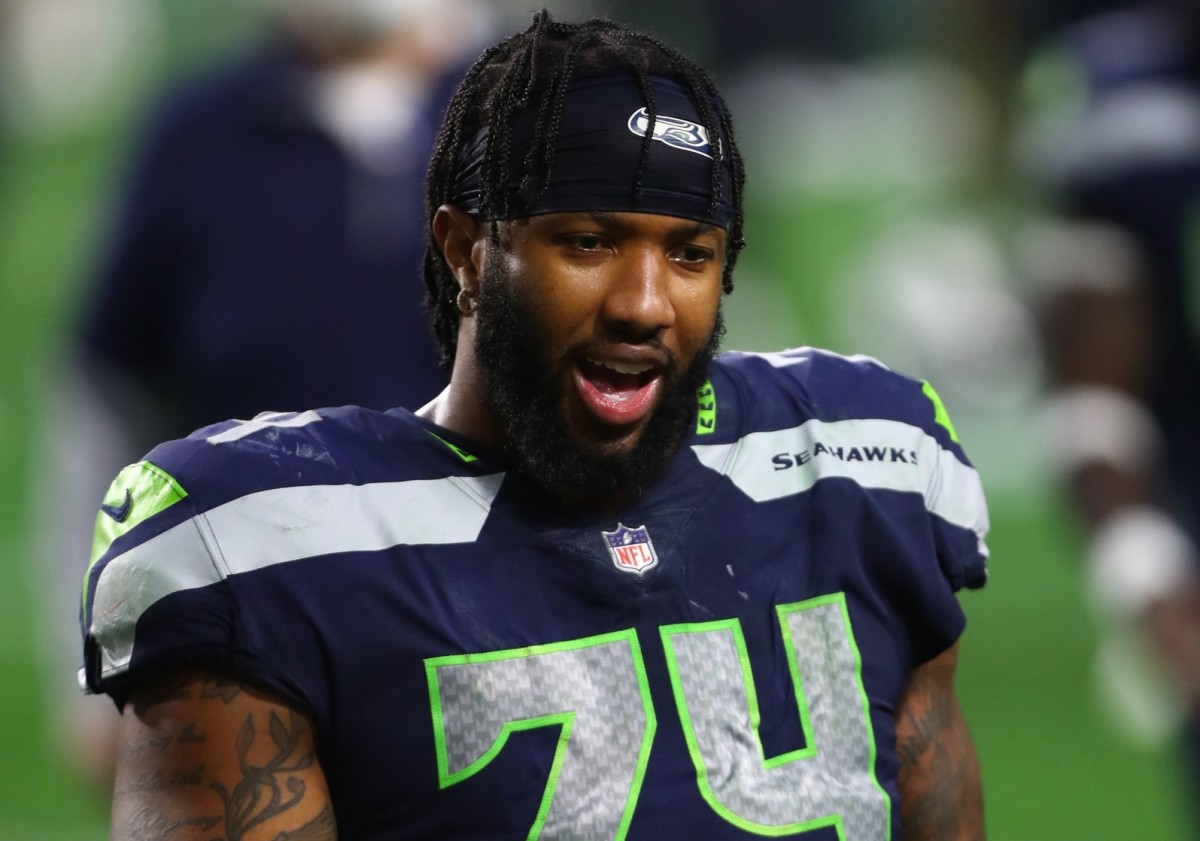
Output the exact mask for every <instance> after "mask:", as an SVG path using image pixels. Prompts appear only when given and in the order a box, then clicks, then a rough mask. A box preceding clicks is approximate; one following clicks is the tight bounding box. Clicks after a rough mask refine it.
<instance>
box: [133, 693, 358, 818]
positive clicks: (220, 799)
mask: <svg viewBox="0 0 1200 841" xmlns="http://www.w3.org/2000/svg"><path fill="white" fill-rule="evenodd" d="M111 837H112V839H113V841H162V839H170V841H210V839H213V838H218V837H219V838H222V839H224V841H260V839H262V841H336V838H337V829H336V826H335V824H334V818H333V809H332V806H331V804H330V800H329V790H328V787H327V786H326V783H325V777H324V774H323V773H322V771H321V768H320V765H319V763H318V762H317V756H316V750H315V739H314V734H313V729H312V724H311V721H310V720H309V719H308V717H307V716H306V715H305V714H304V713H302V712H300V711H299V710H297V709H295V708H294V707H292V706H289V705H288V704H286V703H283V702H281V701H279V700H277V699H275V698H274V697H273V696H270V695H267V694H265V693H262V692H259V691H258V690H256V689H251V688H249V687H246V686H243V685H240V684H237V683H233V682H230V681H228V680H226V679H224V678H220V677H218V676H216V675H212V674H208V673H204V672H199V671H193V672H187V673H183V674H180V675H175V676H172V677H169V678H166V679H163V680H159V681H154V682H150V683H147V684H145V685H142V686H139V687H137V688H136V689H135V690H134V691H133V692H132V693H131V694H130V696H129V700H128V701H127V702H126V704H125V708H124V711H123V713H122V722H121V730H120V742H119V746H118V757H117V771H116V782H115V786H114V792H113V808H112V835H111Z"/></svg>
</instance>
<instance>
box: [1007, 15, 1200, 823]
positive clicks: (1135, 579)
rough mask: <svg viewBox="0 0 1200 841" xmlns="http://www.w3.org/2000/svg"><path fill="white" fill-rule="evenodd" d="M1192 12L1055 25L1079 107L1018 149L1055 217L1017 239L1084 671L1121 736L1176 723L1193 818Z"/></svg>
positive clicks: (1197, 345)
mask: <svg viewBox="0 0 1200 841" xmlns="http://www.w3.org/2000/svg"><path fill="white" fill-rule="evenodd" d="M1108 5H1112V4H1108ZM1127 5H1128V4H1127ZM1198 7H1200V4H1197V3H1195V2H1191V0H1189V2H1186V3H1185V2H1163V3H1157V4H1138V5H1128V7H1127V8H1122V9H1110V10H1107V11H1105V12H1103V13H1099V14H1094V15H1090V16H1087V17H1084V18H1083V19H1082V20H1079V21H1077V22H1076V23H1074V24H1073V25H1071V26H1070V27H1069V28H1067V29H1066V30H1065V32H1064V34H1063V36H1062V39H1061V42H1060V43H1059V46H1058V51H1057V52H1056V53H1054V54H1053V55H1054V59H1053V61H1055V62H1057V66H1058V68H1059V70H1060V71H1061V70H1066V73H1065V74H1064V73H1060V74H1059V76H1060V77H1062V78H1077V79H1080V80H1082V81H1083V82H1084V85H1085V87H1084V89H1083V90H1084V94H1085V98H1084V100H1083V101H1082V102H1081V103H1077V104H1076V105H1075V107H1074V108H1071V109H1061V108H1060V109H1056V110H1055V112H1054V113H1055V114H1056V115H1057V116H1058V128H1057V129H1053V130H1051V129H1047V130H1046V132H1045V133H1044V134H1042V135H1041V136H1039V135H1037V134H1031V135H1029V139H1030V141H1031V145H1030V146H1028V147H1027V149H1028V151H1031V152H1032V153H1033V157H1034V160H1035V161H1036V164H1037V165H1038V166H1040V167H1041V173H1040V174H1041V176H1042V178H1043V179H1044V180H1043V182H1042V183H1043V185H1045V186H1048V187H1049V188H1050V192H1051V198H1052V203H1053V204H1054V205H1055V207H1056V215H1057V216H1058V217H1059V218H1058V219H1057V221H1056V223H1054V224H1052V225H1050V226H1049V227H1047V228H1046V229H1045V230H1043V231H1041V232H1040V233H1039V234H1038V235H1037V236H1036V237H1035V238H1034V239H1033V240H1031V244H1032V246H1033V247H1032V249H1031V251H1030V256H1031V259H1032V263H1031V271H1032V273H1033V274H1034V276H1035V277H1036V278H1037V279H1038V280H1039V284H1040V291H1041V295H1042V304H1043V306H1042V310H1041V313H1042V324H1043V327H1044V335H1045V337H1046V347H1047V351H1048V363H1049V370H1050V372H1051V375H1052V381H1051V385H1052V389H1053V390H1052V392H1051V394H1050V400H1049V405H1048V407H1047V410H1046V417H1047V420H1048V431H1049V442H1050V445H1051V452H1052V453H1053V454H1054V457H1055V459H1056V461H1057V462H1058V466H1059V468H1060V472H1061V476H1062V478H1063V482H1064V485H1065V487H1066V488H1067V490H1068V491H1069V495H1070V498H1071V499H1072V500H1073V501H1074V502H1075V503H1076V505H1077V507H1078V510H1079V512H1080V516H1081V519H1082V522H1083V524H1084V526H1085V528H1086V534H1087V544H1086V557H1085V564H1086V565H1085V575H1086V576H1087V581H1088V587H1089V592H1090V596H1091V600H1092V603H1093V606H1094V607H1095V608H1096V610H1097V613H1098V615H1099V616H1100V618H1101V623H1102V626H1103V627H1102V644H1101V647H1100V650H1099V652H1098V658H1097V663H1098V668H1099V671H1098V676H1099V677H1101V678H1102V679H1103V682H1102V686H1103V687H1104V688H1105V689H1106V691H1107V693H1108V695H1109V696H1110V700H1112V701H1115V702H1116V705H1117V710H1118V711H1120V712H1122V713H1123V714H1124V721H1125V723H1127V724H1131V725H1133V730H1132V731H1131V732H1137V733H1140V734H1141V735H1143V736H1144V737H1148V738H1154V737H1155V736H1158V737H1163V736H1166V735H1168V734H1172V733H1177V732H1178V730H1177V729H1176V727H1177V725H1179V724H1180V723H1182V727H1183V732H1184V734H1185V740H1184V744H1185V752H1186V755H1187V759H1188V762H1189V763H1190V770H1191V783H1190V786H1191V788H1190V791H1189V792H1188V797H1189V800H1190V801H1191V802H1192V804H1193V806H1196V805H1200V566H1198V564H1197V561H1198V558H1200V554H1198V552H1197V546H1198V545H1200V400H1198V399H1197V397H1196V393H1195V392H1196V388H1197V386H1198V385H1200V261H1198V259H1197V258H1200V8H1198ZM1063 115H1067V116H1066V117H1065V118H1064V117H1063ZM1043 125H1049V123H1048V122H1043ZM1146 643H1149V651H1153V652H1157V658H1156V659H1157V660H1158V661H1159V671H1158V673H1157V674H1153V673H1152V672H1149V671H1147V669H1146V667H1145V663H1144V662H1143V661H1144V660H1145V654H1146V653H1147V648H1146V647H1145V644H1146ZM1148 678H1152V679H1153V680H1152V681H1151V682H1148V681H1147V679H1148ZM1198 823H1200V822H1198Z"/></svg>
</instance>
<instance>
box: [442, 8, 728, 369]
mask: <svg viewBox="0 0 1200 841" xmlns="http://www.w3.org/2000/svg"><path fill="white" fill-rule="evenodd" d="M620 73H628V74H630V75H631V76H632V77H633V78H634V79H636V81H637V84H638V86H639V88H640V89H641V92H642V96H643V99H644V100H645V102H646V111H647V116H648V118H649V120H650V122H653V121H654V119H655V117H656V116H657V112H656V109H655V103H654V96H653V93H652V90H651V84H650V77H651V76H664V77H667V78H671V79H674V80H675V81H676V82H677V83H679V84H681V85H683V87H684V88H685V89H686V90H687V91H688V93H689V95H690V97H691V99H692V100H693V102H694V103H695V106H696V109H697V112H698V114H699V116H700V118H701V121H702V122H703V124H704V126H705V128H706V130H707V131H708V133H709V136H712V137H723V138H725V143H724V145H727V146H728V150H727V151H726V152H725V154H727V155H728V156H729V161H728V163H729V165H730V168H731V170H732V173H733V178H732V192H733V195H732V196H728V197H723V196H722V195H721V193H722V190H723V189H724V187H723V184H722V177H721V176H722V172H721V166H722V161H721V156H720V155H714V156H713V163H712V168H711V176H710V177H711V179H712V181H711V185H710V190H709V195H710V211H711V210H712V209H713V208H715V207H716V205H717V202H718V201H720V200H721V199H722V198H727V199H728V200H729V201H730V203H731V204H732V207H733V217H732V219H731V221H730V224H729V230H728V243H729V244H728V246H727V256H726V260H725V269H724V276H723V278H722V287H723V289H724V290H725V292H731V291H732V290H733V266H734V263H735V262H736V259H737V255H738V252H739V251H740V250H741V249H742V248H743V247H744V245H745V242H744V240H743V237H742V186H743V183H744V181H745V169H744V166H743V163H742V157H741V154H740V153H739V152H738V148H737V144H736V143H735V141H734V135H733V125H732V123H731V121H730V118H729V112H728V109H727V108H725V107H724V101H723V100H722V99H721V97H720V94H719V93H717V90H716V87H715V86H714V84H713V81H712V79H711V78H710V77H709V76H708V74H707V73H705V72H704V70H703V69H701V68H700V67H699V66H698V65H696V64H695V63H694V62H693V61H691V60H690V59H688V58H686V57H684V56H683V55H681V54H680V53H678V52H676V51H675V50H674V49H672V48H671V47H668V46H667V45H666V44H663V43H662V42H661V41H658V40H656V39H655V38H652V37H650V36H648V35H645V34H642V33H639V32H636V31H633V30H631V29H628V28H626V27H624V26H622V25H620V24H617V23H614V22H612V21H607V20H601V19H593V20H589V21H585V22H582V23H560V22H558V21H555V20H552V19H551V17H550V14H549V12H547V11H546V10H544V9H543V10H542V11H540V12H538V13H537V14H536V15H534V18H533V23H532V25H531V26H530V27H529V28H528V29H527V30H526V31H524V32H522V33H520V34H517V35H513V36H511V37H509V38H506V39H505V40H503V41H501V42H500V43H499V44H496V45H495V46H493V47H491V48H489V49H488V50H487V51H485V52H484V53H483V55H481V56H480V57H479V58H478V59H477V60H476V61H475V63H474V64H473V65H472V66H471V68H470V69H469V70H468V71H467V73H466V76H464V78H463V80H462V82H461V83H460V84H459V87H458V90H457V91H456V92H455V94H454V97H453V98H452V99H451V100H450V104H449V105H448V106H447V110H446V116H445V119H444V120H443V122H442V127H441V130H440V132H439V133H438V137H437V141H436V144H435V146H434V151H433V157H432V159H431V161H430V164H429V170H428V172H427V175H426V196H425V199H426V202H425V221H426V245H425V259H424V276H425V305H426V307H427V309H428V310H429V312H430V317H431V319H432V323H433V331H434V335H435V337H436V339H437V342H438V345H439V346H440V349H441V356H442V366H443V367H444V368H446V369H447V370H449V369H450V367H451V366H452V365H453V361H454V354H455V350H456V347H457V344H458V319H459V312H458V308H457V306H456V305H455V297H456V296H457V294H458V291H459V289H458V281H457V280H456V279H455V277H454V275H453V273H452V272H451V271H450V269H449V267H448V266H447V265H446V262H445V260H444V258H443V256H442V253H441V250H440V249H439V248H438V246H437V243H436V242H434V241H433V238H432V235H431V224H432V221H433V217H434V214H435V213H436V212H437V209H438V208H439V207H441V206H442V205H443V204H446V203H448V202H451V201H452V199H453V198H454V186H455V179H456V176H457V172H458V165H459V160H460V156H461V155H462V154H463V148H464V146H465V145H466V144H469V143H471V142H472V141H473V140H474V138H475V136H476V135H477V134H478V132H479V131H480V130H481V129H483V128H486V129H487V131H488V138H487V145H486V148H485V150H484V153H483V158H482V161H481V165H480V198H479V201H480V207H479V211H480V215H481V216H482V217H483V218H485V219H489V220H491V223H490V224H491V237H492V240H493V242H496V243H499V223H498V222H497V221H496V220H500V219H508V218H511V217H510V209H511V207H512V206H513V199H514V196H513V195H512V194H511V192H510V190H509V187H508V181H509V161H510V159H511V158H510V155H511V153H512V141H513V132H512V128H513V121H514V118H515V117H516V115H517V114H518V112H520V111H521V110H522V109H524V108H526V107H536V109H537V110H536V118H535V122H534V129H533V137H532V142H531V143H530V144H529V148H528V149H527V150H525V155H524V158H523V160H522V165H521V171H522V176H521V182H520V186H519V188H518V190H519V195H518V196H517V198H518V199H525V200H533V199H536V198H538V197H539V196H540V195H541V194H542V193H543V192H544V191H545V190H546V188H547V186H548V185H549V184H550V179H551V177H552V175H553V173H552V172H551V163H552V161H553V159H554V152H555V145H556V142H557V138H558V131H559V123H560V120H561V117H562V112H563V102H564V99H565V95H566V91H567V87H568V85H569V84H570V83H571V82H572V80H574V79H576V78H583V77H588V76H599V75H609V74H620ZM714 102H717V103H720V105H721V106H722V107H721V108H719V109H718V108H714V107H713V103H714ZM652 140H653V136H652V133H651V132H649V131H647V132H646V133H645V136H644V137H643V140H642V148H641V157H640V159H639V163H638V170H637V174H636V179H635V183H634V191H635V195H636V197H637V198H638V199H640V198H641V196H642V181H643V177H644V175H645V172H646V166H647V162H648V160H649V154H650V144H651V142H652Z"/></svg>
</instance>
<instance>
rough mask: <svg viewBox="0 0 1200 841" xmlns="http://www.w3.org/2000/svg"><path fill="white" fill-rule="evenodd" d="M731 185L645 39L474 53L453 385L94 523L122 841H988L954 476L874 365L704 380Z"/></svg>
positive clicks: (298, 430)
mask: <svg viewBox="0 0 1200 841" xmlns="http://www.w3.org/2000/svg"><path fill="white" fill-rule="evenodd" d="M742 181H743V172H742V164H741V159H740V157H739V155H738V152H737V147H736V145H735V143H734V136H733V132H732V129H731V124H730V121H729V116H728V112H727V111H726V109H725V106H724V104H723V102H722V101H721V99H720V97H719V96H718V95H717V94H716V91H715V90H714V89H713V87H712V84H711V81H710V80H709V79H708V77H707V76H705V75H704V73H703V72H702V71H701V70H700V69H699V68H697V67H695V66H694V65H693V64H691V63H690V62H689V61H687V60H686V59H684V58H683V57H682V56H679V55H677V54H676V53H674V52H673V51H671V50H670V49H669V48H666V47H664V46H662V45H661V44H659V43H657V42H655V41H653V40H651V39H649V38H647V37H645V36H643V35H640V34H638V33H634V32H631V31H629V30H626V29H623V28H621V27H619V26H616V25H614V24H611V23H608V22H604V21H591V22H588V23H585V24H578V25H568V24H562V23H557V22H554V21H552V20H551V19H550V18H549V16H548V15H547V14H546V13H544V12H543V13H540V14H539V15H537V16H536V17H535V19H534V24H533V26H532V27H531V28H530V29H529V30H528V31H526V32H524V33H522V34H520V35H516V36H513V37H512V38H509V39H507V40H505V41H504V42H502V43H501V44H498V45H496V46H495V47H493V48H491V49H489V50H487V51H486V52H485V53H484V54H483V56H481V58H480V59H479V61H478V62H477V63H476V64H475V65H474V66H473V67H472V69H471V70H470V71H469V72H468V73H467V75H466V77H465V79H464V81H463V82H462V84H461V86H460V88H459V90H458V92H457V93H456V95H455V97H454V99H453V100H452V101H451V104H450V106H449V109H448V111H447V115H446V120H445V123H444V125H443V127H442V130H441V133H440V135H439V138H438V142H437V144H436V149H435V152H434V156H433V161H432V163H431V165H430V169H429V178H428V187H427V189H428V217H429V220H430V230H431V234H432V236H431V243H430V247H429V249H428V251H427V254H426V270H425V279H426V283H427V287H428V298H429V301H430V304H431V307H432V310H433V313H434V320H435V325H436V333H437V335H438V338H439V340H440V343H441V347H442V352H443V355H444V358H445V360H446V362H447V363H448V364H450V365H451V366H452V375H451V383H450V385H449V386H448V388H447V389H446V390H445V391H444V392H443V393H442V394H441V395H440V396H439V397H437V398H436V399H435V400H433V401H432V402H431V403H429V404H428V405H426V406H425V407H424V408H422V409H421V410H420V411H419V412H417V413H416V414H415V415H413V414H410V413H408V412H405V411H402V410H394V411H390V412H384V413H377V412H369V411H366V410H360V409H353V408H343V409H335V410H328V409H326V410H321V411H319V412H317V411H310V412H305V413H301V414H290V413H289V414H286V415H267V416H260V417H259V418H257V419H256V420H254V421H251V422H234V423H227V424H219V425H216V426H212V427H208V428H207V429H204V430H201V431H199V432H198V433H196V434H195V435H193V436H192V437H191V438H189V439H187V440H186V441H182V442H173V443H170V444H167V445H164V446H163V447H160V448H159V449H157V450H155V451H154V452H152V453H151V454H150V456H149V457H148V458H147V459H146V460H145V461H143V462H140V463H139V464H136V465H133V466H132V467H129V468H127V469H126V471H124V472H123V473H122V475H121V476H120V477H119V478H118V479H117V481H116V482H115V483H114V485H113V488H112V489H111V490H110V492H109V495H108V496H107V498H106V499H105V502H104V505H103V508H102V511H101V513H100V514H99V515H98V531H97V545H96V549H95V553H94V554H95V558H96V561H95V562H94V564H93V567H92V570H91V573H90V574H89V577H88V582H87V586H86V591H85V595H84V610H85V634H86V642H85V650H86V667H85V671H86V675H87V680H88V684H89V686H90V687H91V688H92V689H93V690H94V691H101V692H107V693H109V694H111V695H112V696H113V697H114V699H116V700H117V702H118V703H119V704H122V705H123V706H124V723H123V730H122V745H123V749H122V754H121V761H120V763H119V767H118V775H117V783H116V792H115V795H114V803H113V833H114V837H116V838H122V839H124V838H143V837H154V838H158V837H169V838H171V839H173V841H174V839H192V838H195V839H211V838H213V837H222V838H225V839H228V841H232V839H242V838H245V839H250V838H271V839H277V838H287V839H299V838H305V839H309V838H321V839H331V838H335V837H336V838H338V839H342V841H345V839H384V838H387V839H396V838H438V839H449V838H534V837H537V838H556V839H557V838H564V839H565V838H570V839H615V838H628V839H630V840H631V841H633V840H634V839H646V838H657V837H678V838H705V839H734V838H750V837H754V836H756V835H784V834H802V835H803V836H804V837H805V838H810V839H813V841H820V840H821V839H834V838H844V839H892V838H898V837H901V834H902V830H903V837H904V838H906V839H917V838H964V839H965V838H981V837H982V834H983V830H982V815H981V812H982V807H981V803H980V800H981V797H980V783H979V774H978V767H977V763H976V760H975V756H974V751H973V748H972V746H971V740H970V737H969V734H968V732H967V728H966V725H965V723H964V721H963V718H962V715H961V712H960V710H959V707H958V703H957V701H956V700H955V695H954V690H953V674H954V666H955V659H956V656H957V646H956V639H957V637H958V635H959V633H960V632H961V630H962V627H963V622H964V620H963V615H962V612H961V609H960V608H959V606H958V603H957V601H956V599H955V597H954V590H955V589H956V588H957V587H960V586H970V587H975V586H980V585H981V584H982V583H983V580H984V577H985V572H986V571H985V567H984V552H985V550H984V548H983V543H982V538H983V534H984V531H985V530H986V514H985V511H984V507H983V501H982V494H981V491H980V486H979V482H978V477H977V475H976V474H975V472H974V470H973V469H971V468H970V467H969V465H968V464H967V463H966V461H965V459H964V456H963V455H962V452H961V450H960V449H959V447H958V444H957V443H956V438H955V435H954V432H953V428H952V427H951V425H950V423H949V420H948V418H947V417H946V415H945V413H944V410H943V409H942V408H941V406H940V403H939V402H938V401H937V399H936V395H935V394H934V392H933V391H932V389H931V388H929V387H928V386H927V385H923V384H922V383H920V382H916V381H912V380H908V379H906V378H903V377H901V376H899V375H897V374H894V373H892V372H890V371H888V370H887V369H886V368H884V367H883V366H881V365H879V364H878V363H875V362H873V361H871V360H867V359H863V358H857V359H847V358H842V357H839V356H836V355H833V354H827V353H822V352H817V351H808V350H805V351H795V352H790V353H784V354H776V355H767V356H760V355H746V354H730V355H727V356H723V357H721V358H720V359H717V360H714V359H713V358H712V356H713V353H714V350H715V347H716V344H717V338H718V336H719V335H720V315H719V302H720V296H721V293H722V289H723V288H724V289H728V288H729V286H730V283H731V278H732V269H733V264H734V259H735V256H736V253H737V250H738V248H739V247H740V246H741V233H742V219H741V187H742ZM697 396H699V400H698V401H697Z"/></svg>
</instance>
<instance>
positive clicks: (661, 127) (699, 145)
mask: <svg viewBox="0 0 1200 841" xmlns="http://www.w3.org/2000/svg"><path fill="white" fill-rule="evenodd" d="M649 126H650V113H649V112H648V111H646V109H645V108H639V109H638V110H636V111H634V112H633V113H632V114H630V115H629V130H630V131H631V132H633V133H634V134H636V135H637V136H638V137H645V136H646V129H647V128H648V127H649ZM654 139H655V140H658V141H661V142H663V143H665V144H667V145H668V146H674V147H675V148H676V149H683V150H684V151H685V152H695V153H696V154H697V155H703V156H704V157H706V158H711V157H712V144H711V143H709V140H708V129H706V128H705V127H704V126H702V125H700V124H699V123H693V122H692V121H691V120H684V119H682V118H680V117H665V116H663V115H662V114H659V115H658V116H656V117H655V118H654Z"/></svg>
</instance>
